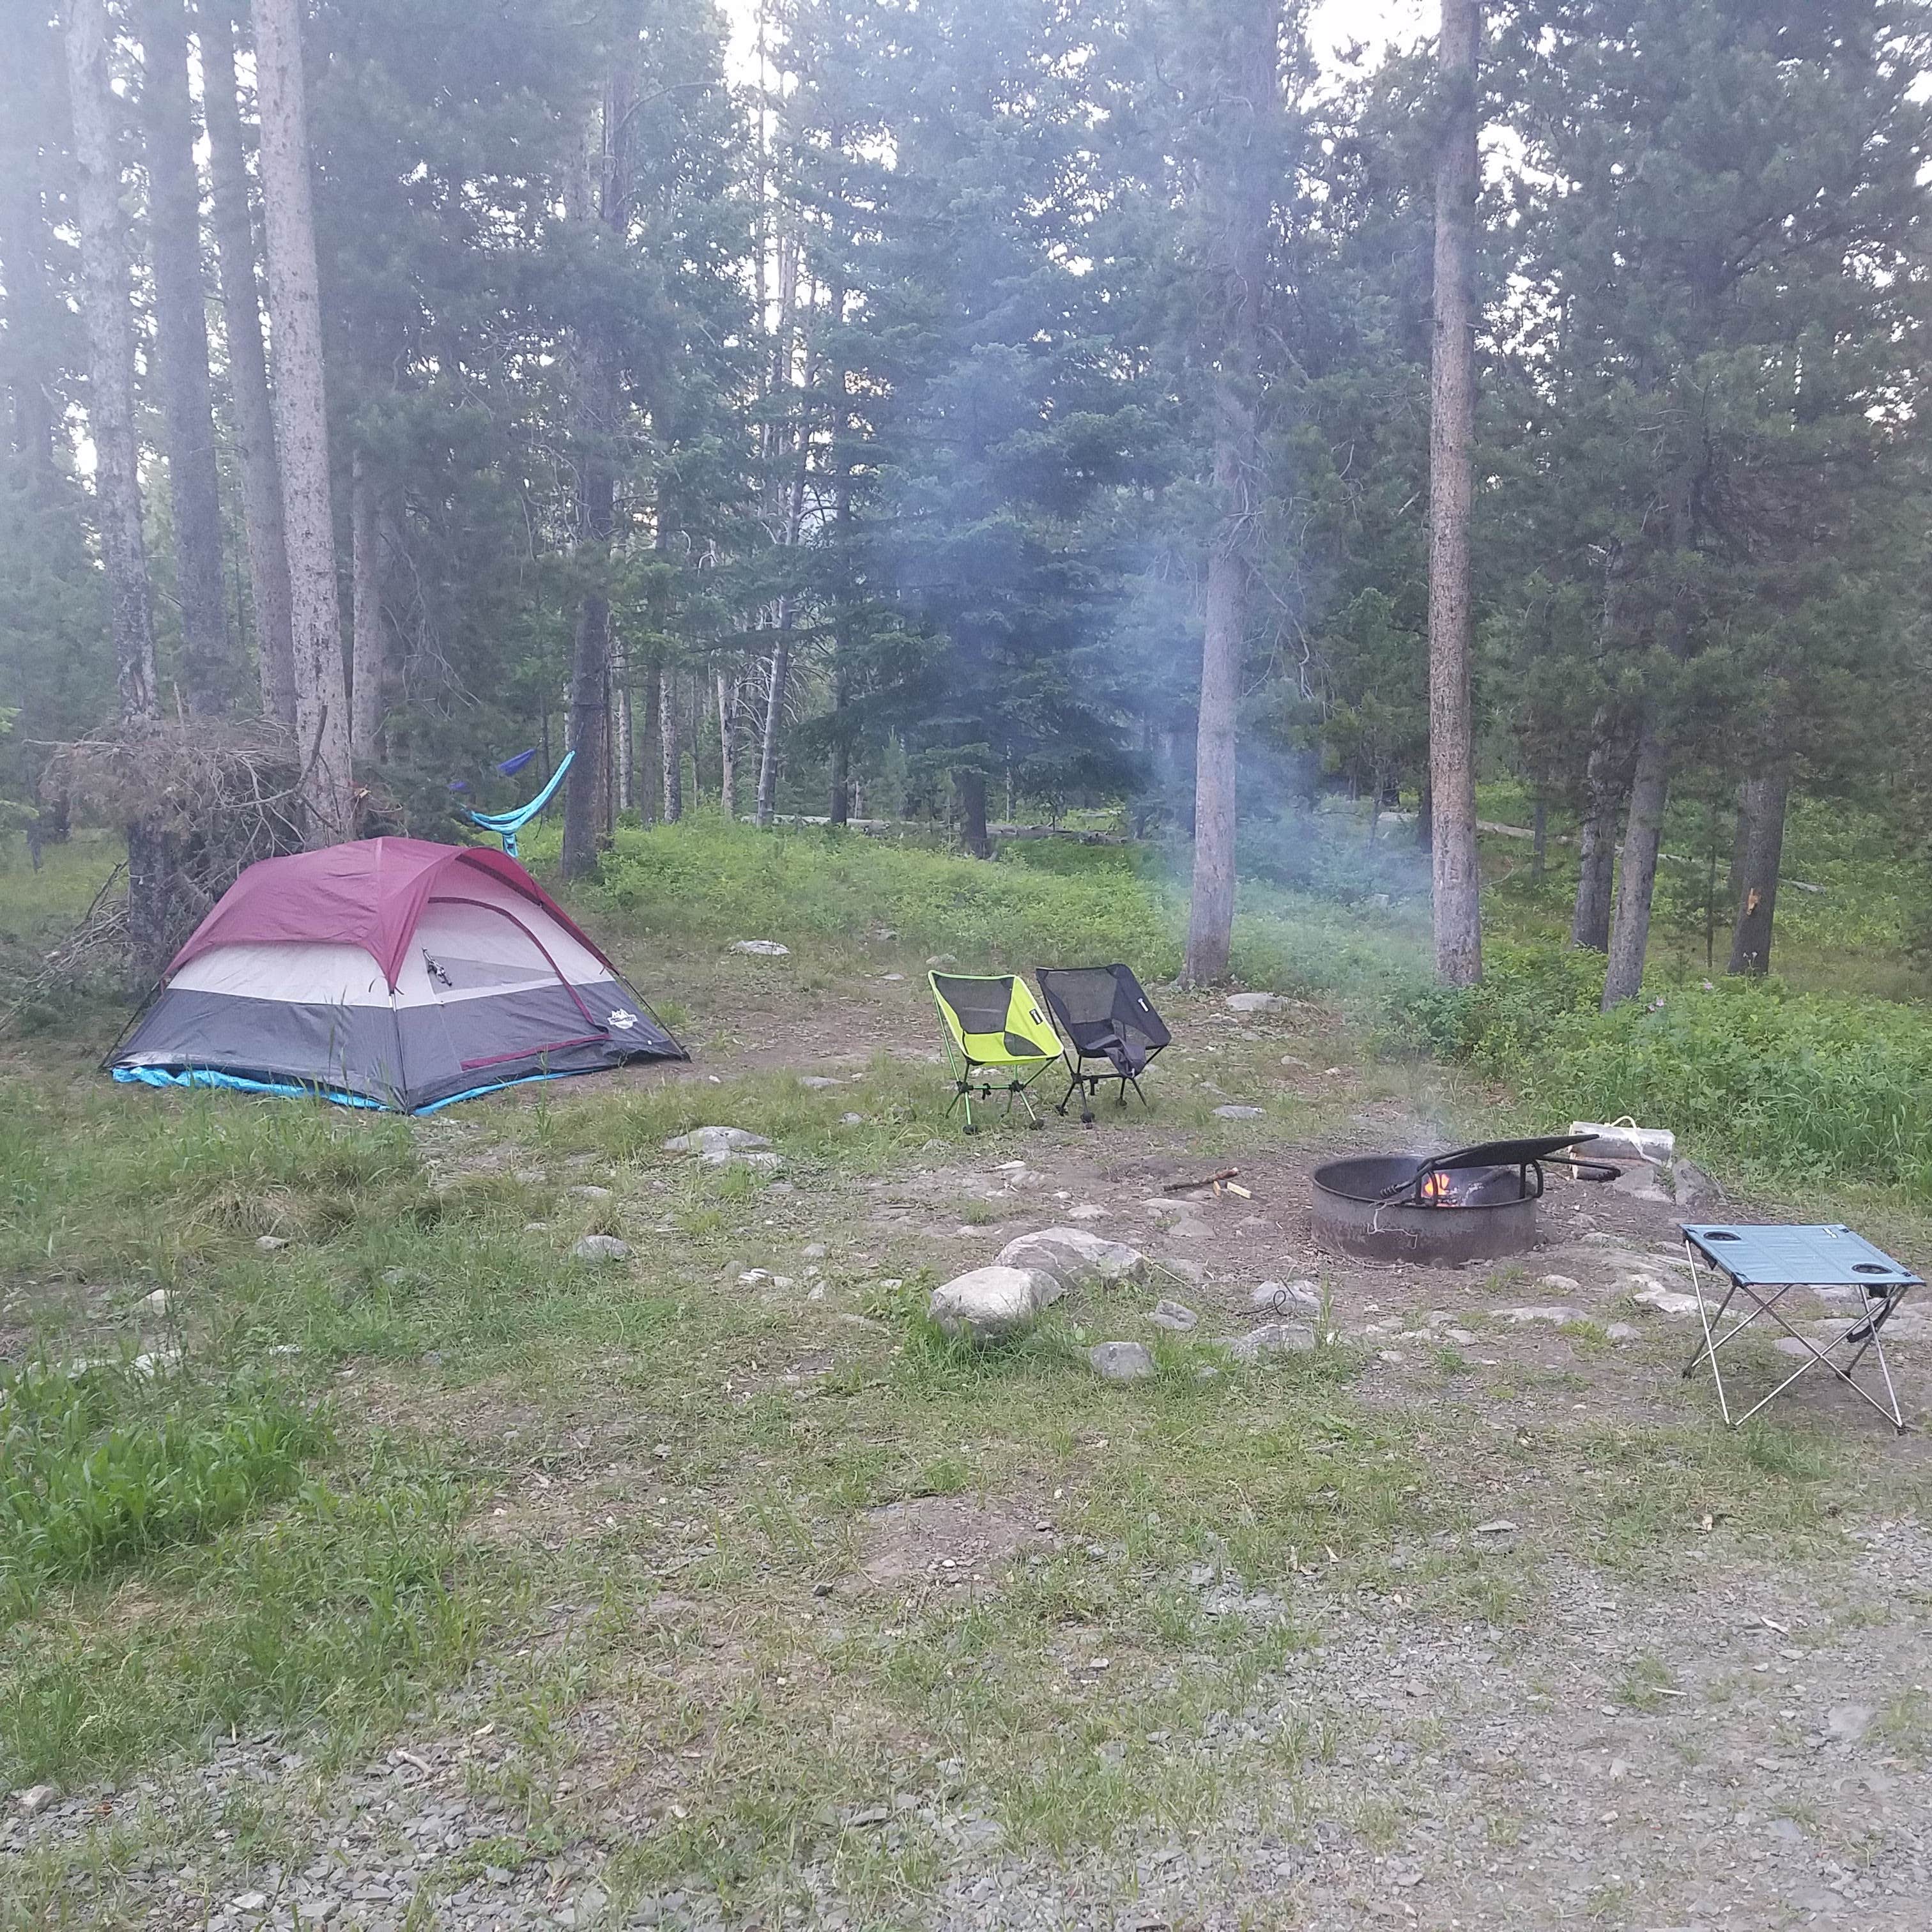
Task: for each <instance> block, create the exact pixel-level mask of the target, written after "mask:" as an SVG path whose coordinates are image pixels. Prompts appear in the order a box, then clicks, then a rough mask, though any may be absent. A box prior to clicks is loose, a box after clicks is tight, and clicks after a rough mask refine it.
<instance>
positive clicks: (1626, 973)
mask: <svg viewBox="0 0 1932 1932" xmlns="http://www.w3.org/2000/svg"><path fill="white" fill-rule="evenodd" d="M1669 799H1670V748H1669V747H1668V745H1666V743H1665V742H1664V736H1663V733H1661V731H1660V730H1658V724H1657V719H1656V717H1655V712H1654V711H1653V710H1652V709H1649V708H1648V707H1647V708H1646V711H1645V714H1644V720H1643V726H1642V727H1641V729H1640V731H1639V733H1638V736H1637V769H1636V772H1635V774H1634V776H1633V777H1632V778H1631V796H1630V814H1629V816H1628V818H1627V819H1626V820H1625V822H1624V865H1623V877H1622V879H1621V880H1620V881H1619V883H1618V886H1617V910H1616V922H1615V923H1614V924H1613V926H1612V927H1611V929H1610V968H1609V971H1608V972H1607V974H1605V976H1604V1012H1605V1013H1608V1012H1609V1011H1610V1009H1611V1008H1612V1007H1616V1006H1621V1005H1622V1004H1623V1003H1624V1001H1626V1000H1632V999H1634V998H1636V997H1637V994H1638V993H1639V992H1640V990H1641V989H1642V988H1643V962H1644V956H1645V954H1646V953H1647V952H1648V950H1649V946H1650V909H1651V903H1652V897H1653V895H1654V894H1655V891H1656V888H1657V850H1658V846H1659V844H1661V842H1662V841H1663V838H1664V806H1665V805H1666V804H1667V802H1669Z"/></svg>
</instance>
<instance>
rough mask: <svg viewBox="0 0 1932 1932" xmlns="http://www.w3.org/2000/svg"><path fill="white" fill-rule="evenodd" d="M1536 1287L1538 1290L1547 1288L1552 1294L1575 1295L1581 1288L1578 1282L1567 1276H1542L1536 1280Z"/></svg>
mask: <svg viewBox="0 0 1932 1932" xmlns="http://www.w3.org/2000/svg"><path fill="white" fill-rule="evenodd" d="M1536 1285H1537V1286H1538V1288H1547V1289H1549V1290H1550V1292H1551V1293H1552V1294H1553V1295H1576V1294H1577V1293H1580V1292H1581V1290H1582V1289H1583V1283H1581V1282H1580V1281H1578V1280H1575V1279H1574V1278H1573V1277H1571V1276H1569V1275H1567V1274H1546V1275H1543V1276H1541V1277H1539V1278H1538V1281H1537V1284H1536Z"/></svg>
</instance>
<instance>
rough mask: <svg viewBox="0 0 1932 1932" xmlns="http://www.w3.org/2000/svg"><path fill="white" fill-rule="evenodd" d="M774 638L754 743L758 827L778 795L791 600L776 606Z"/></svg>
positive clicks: (765, 822)
mask: <svg viewBox="0 0 1932 1932" xmlns="http://www.w3.org/2000/svg"><path fill="white" fill-rule="evenodd" d="M776 635H777V638H778V641H777V643H775V644H774V645H773V646H772V682H771V688H769V690H768V691H766V694H765V727H764V731H763V735H762V736H760V739H759V743H758V799H757V808H756V817H757V823H758V825H759V826H760V827H761V828H762V827H763V826H768V825H769V824H770V823H771V822H772V807H773V805H774V804H775V802H776V799H777V796H778V733H779V732H780V731H781V730H782V729H783V728H784V691H785V679H786V678H787V675H788V674H789V673H790V669H791V600H790V598H785V599H784V601H782V603H781V606H780V609H779V613H778V629H777V632H776Z"/></svg>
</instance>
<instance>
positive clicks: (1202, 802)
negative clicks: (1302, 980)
mask: <svg viewBox="0 0 1932 1932" xmlns="http://www.w3.org/2000/svg"><path fill="white" fill-rule="evenodd" d="M1231 404H1232V398H1229V399H1227V400H1226V401H1224V405H1223V407H1224V408H1225V407H1229V406H1230V405H1231ZM1245 449H1246V440H1245V438H1243V437H1238V436H1236V435H1233V434H1226V433H1224V434H1223V436H1222V437H1221V439H1220V442H1219V443H1218V445H1217V448H1216V450H1215V453H1214V487H1215V492H1216V494H1217V496H1219V497H1220V499H1221V500H1222V501H1223V503H1224V504H1225V505H1228V506H1229V507H1228V508H1226V509H1224V511H1223V519H1224V521H1223V529H1222V531H1221V532H1220V535H1218V536H1217V539H1216V541H1215V542H1214V546H1213V547H1212V548H1211V550H1210V551H1209V552H1208V589H1207V598H1206V607H1205V623H1204V625H1203V627H1202V641H1201V700H1200V706H1199V712H1198V714H1197V718H1196V727H1195V757H1194V880H1193V890H1192V892H1191V893H1190V895H1189V900H1188V908H1187V956H1186V960H1185V963H1184V965H1183V966H1182V968H1181V979H1182V982H1183V983H1184V984H1185V985H1187V986H1212V985H1213V984H1214V983H1215V982H1216V981H1217V980H1224V979H1226V977H1227V974H1228V959H1229V953H1230V952H1231V951H1232V947H1233V943H1234V926H1235V759H1236V757H1237V755H1238V745H1237V733H1236V724H1235V718H1236V711H1237V709H1238V705H1239V702H1240V697H1241V658H1242V646H1243V644H1244V641H1245V639H1246V637H1247V599H1248V560H1247V556H1246V555H1245V553H1244V549H1243V547H1242V545H1241V543H1240V541H1238V538H1237V537H1236V535H1235V532H1236V530H1237V529H1239V528H1240V526H1241V515H1240V512H1239V511H1238V509H1237V508H1235V505H1236V504H1237V503H1238V501H1239V499H1240V497H1241V493H1242V488H1243V477H1242V472H1243V468H1244V463H1243V457H1244V451H1245Z"/></svg>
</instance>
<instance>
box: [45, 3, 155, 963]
mask: <svg viewBox="0 0 1932 1932" xmlns="http://www.w3.org/2000/svg"><path fill="white" fill-rule="evenodd" d="M66 40H67V66H68V98H69V100H70V102H71V107H72V112H73V115H74V167H75V172H76V173H77V175H78V177H79V181H78V196H77V201H78V212H79V215H80V306H81V313H82V317H83V320H84V322H85V323H86V329H87V347H88V383H87V413H88V430H89V434H90V436H91V437H92V440H93V443H94V491H95V505H96V509H97V514H98V517H99V519H100V524H101V559H102V562H104V565H105V566H106V571H107V599H108V610H109V614H110V622H111V624H112V626H113V634H114V654H115V663H116V664H117V666H118V682H119V685H120V693H121V717H122V718H124V720H125V721H127V722H128V723H129V724H145V723H151V722H152V721H154V720H155V719H157V718H158V717H159V716H160V700H159V696H158V694H157V691H156V688H155V682H154V612H153V608H152V606H151V604H150V602H149V600H148V554H147V550H146V547H145V543H144V541H143V539H142V533H141V480H140V448H139V444H138V443H137V442H136V437H135V431H134V333H133V306H132V303H131V300H130V294H129V290H128V284H127V253H126V248H125V245H124V237H123V236H122V233H121V160H120V155H119V154H118V151H117V150H116V148H115V139H114V115H115V100H114V95H113V92H112V89H111V88H110V83H109V80H108V70H107V51H108V26H107V6H106V4H105V0H70V4H69V5H68V15H67V28H66ZM173 886H174V879H173V867H172V860H171V854H170V853H169V849H168V841H167V840H166V838H165V837H164V836H163V835H162V834H161V833H160V832H159V831H157V829H155V828H154V826H153V825H152V824H151V823H148V822H146V821H145V820H143V819H142V818H139V817H137V818H136V819H135V820H133V821H132V822H131V823H130V824H129V825H128V826H127V968H128V977H129V981H130V985H131V986H132V987H133V989H135V990H136V991H137V992H145V990H146V989H147V988H148V987H149V986H151V985H152V984H153V983H154V980H156V979H157V977H159V975H160V971H161V969H162V968H163V966H165V965H166V962H167V952H168V944H167V942H168V917H169V910H170V908H171V906H172V900H173V896H174V893H173Z"/></svg>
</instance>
